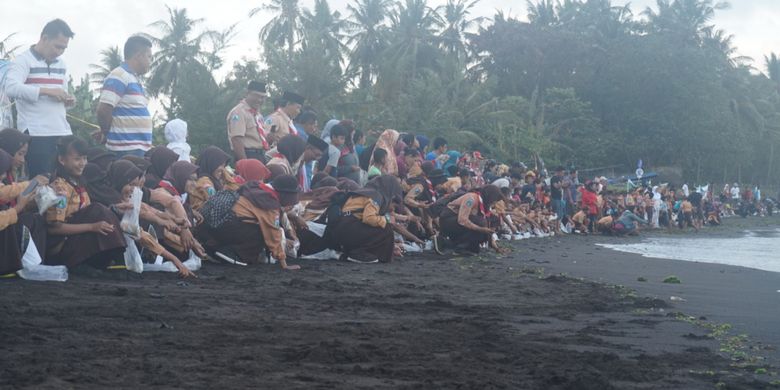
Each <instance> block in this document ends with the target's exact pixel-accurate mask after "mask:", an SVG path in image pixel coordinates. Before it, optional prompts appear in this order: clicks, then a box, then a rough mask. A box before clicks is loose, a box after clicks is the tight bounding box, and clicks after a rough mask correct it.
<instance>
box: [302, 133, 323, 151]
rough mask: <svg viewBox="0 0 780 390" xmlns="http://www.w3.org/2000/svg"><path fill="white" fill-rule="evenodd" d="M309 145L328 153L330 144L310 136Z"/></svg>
mask: <svg viewBox="0 0 780 390" xmlns="http://www.w3.org/2000/svg"><path fill="white" fill-rule="evenodd" d="M306 143H307V144H309V145H311V146H314V147H315V148H317V149H319V150H321V151H323V152H326V151H327V150H328V143H327V142H325V141H323V140H322V138H320V137H317V136H314V135H309V139H308V140H307V141H306Z"/></svg>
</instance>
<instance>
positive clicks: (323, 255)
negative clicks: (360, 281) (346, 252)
mask: <svg viewBox="0 0 780 390" xmlns="http://www.w3.org/2000/svg"><path fill="white" fill-rule="evenodd" d="M339 257H341V254H340V253H339V252H336V251H334V250H333V249H325V250H324V251H322V252H318V253H315V254H313V255H307V256H301V258H302V259H309V260H338V258H339Z"/></svg>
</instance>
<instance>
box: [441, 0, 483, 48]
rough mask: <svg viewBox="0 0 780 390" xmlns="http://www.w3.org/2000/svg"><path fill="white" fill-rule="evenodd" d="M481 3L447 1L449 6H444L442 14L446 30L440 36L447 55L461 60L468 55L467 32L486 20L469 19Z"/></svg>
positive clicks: (481, 18) (457, 0)
mask: <svg viewBox="0 0 780 390" xmlns="http://www.w3.org/2000/svg"><path fill="white" fill-rule="evenodd" d="M479 1H480V0H471V1H469V0H447V5H445V6H444V9H443V12H442V14H443V15H442V18H443V20H444V30H442V32H441V34H440V37H441V45H442V48H443V49H444V51H445V52H446V53H449V54H453V55H457V56H459V57H461V58H463V57H465V56H466V55H467V54H468V49H467V46H466V41H465V34H466V31H467V30H469V29H472V28H475V27H478V26H479V24H480V23H481V22H482V21H483V20H485V18H483V17H478V18H469V15H470V14H471V9H472V8H474V7H475V6H476V5H477V4H478V3H479Z"/></svg>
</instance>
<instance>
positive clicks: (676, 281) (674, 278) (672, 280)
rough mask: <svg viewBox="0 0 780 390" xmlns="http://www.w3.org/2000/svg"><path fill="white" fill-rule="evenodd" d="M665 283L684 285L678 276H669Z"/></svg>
mask: <svg viewBox="0 0 780 390" xmlns="http://www.w3.org/2000/svg"><path fill="white" fill-rule="evenodd" d="M663 282H664V283H668V284H680V283H682V281H680V278H678V277H677V276H674V275H670V276H667V277H666V278H664V280H663Z"/></svg>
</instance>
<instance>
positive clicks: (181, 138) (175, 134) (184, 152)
mask: <svg viewBox="0 0 780 390" xmlns="http://www.w3.org/2000/svg"><path fill="white" fill-rule="evenodd" d="M165 140H166V141H168V149H170V150H173V151H174V152H176V154H178V155H179V161H187V162H190V151H191V148H190V145H189V144H188V143H187V122H185V121H183V120H181V119H178V118H177V119H174V120H172V121H170V122H168V123H166V124H165Z"/></svg>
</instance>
